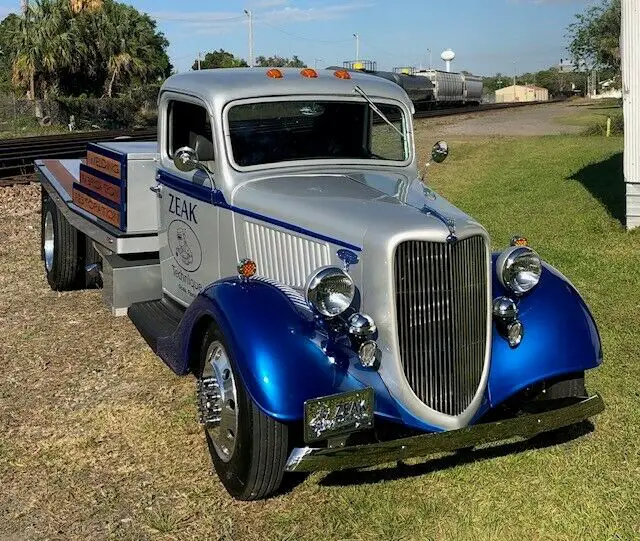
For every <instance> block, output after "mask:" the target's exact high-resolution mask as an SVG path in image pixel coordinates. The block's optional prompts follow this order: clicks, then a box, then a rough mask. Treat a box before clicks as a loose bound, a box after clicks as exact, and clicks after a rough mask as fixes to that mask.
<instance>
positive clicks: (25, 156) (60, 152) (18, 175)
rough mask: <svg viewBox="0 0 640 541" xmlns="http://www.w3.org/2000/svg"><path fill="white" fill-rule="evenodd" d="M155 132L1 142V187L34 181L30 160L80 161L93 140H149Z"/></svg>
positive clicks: (104, 132) (27, 138)
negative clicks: (73, 159)
mask: <svg viewBox="0 0 640 541" xmlns="http://www.w3.org/2000/svg"><path fill="white" fill-rule="evenodd" d="M155 138H156V129H155V128H153V129H145V130H124V131H123V130H110V131H94V132H84V133H68V134H66V133H65V134H60V135H46V136H37V137H22V138H20V139H4V140H0V186H8V185H13V184H25V183H28V182H30V180H31V179H32V178H33V175H32V173H33V161H34V160H37V159H41V158H57V159H63V158H81V157H83V156H84V155H85V154H86V152H87V144H88V143H91V142H96V141H118V140H128V141H149V140H153V139H155Z"/></svg>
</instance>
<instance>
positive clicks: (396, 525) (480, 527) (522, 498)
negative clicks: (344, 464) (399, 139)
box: [267, 137, 640, 541]
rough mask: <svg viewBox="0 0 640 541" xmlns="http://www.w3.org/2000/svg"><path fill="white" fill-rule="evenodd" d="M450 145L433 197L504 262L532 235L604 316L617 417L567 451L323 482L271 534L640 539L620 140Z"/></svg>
mask: <svg viewBox="0 0 640 541" xmlns="http://www.w3.org/2000/svg"><path fill="white" fill-rule="evenodd" d="M450 143H451V145H452V153H451V157H450V161H449V162H446V163H445V164H443V165H442V166H433V167H431V168H430V171H431V174H432V178H431V182H432V184H433V186H434V187H435V188H436V189H437V190H439V191H440V193H442V194H443V195H445V196H446V197H448V198H449V199H450V200H451V201H452V202H454V203H455V204H457V205H458V206H460V207H462V208H463V209H465V210H466V211H467V212H468V213H470V214H471V215H473V216H474V217H475V218H477V219H478V220H480V222H481V223H483V224H484V225H485V226H486V227H487V228H488V230H489V232H490V234H491V236H492V239H493V242H494V245H495V248H500V247H504V246H505V245H507V243H508V241H509V238H510V237H511V235H512V234H513V233H522V234H524V235H526V236H527V237H528V238H529V240H530V242H531V244H532V246H533V247H535V248H536V249H537V250H538V251H539V252H540V254H541V255H542V256H543V257H544V258H545V259H546V260H547V261H549V262H550V263H552V264H553V265H556V266H557V267H558V268H559V269H561V271H562V272H563V273H564V274H565V275H567V276H568V277H569V278H570V279H571V280H572V281H573V282H574V283H575V284H576V286H577V287H578V288H579V289H580V290H581V292H582V293H583V294H584V296H585V298H586V300H587V302H588V303H589V304H590V306H591V307H592V309H593V311H594V313H595V317H596V319H597V321H598V323H599V326H600V330H601V333H602V339H603V343H604V353H605V364H604V366H603V367H602V368H601V369H599V370H597V371H594V372H593V373H591V374H589V376H588V380H587V382H588V386H589V388H590V389H591V390H593V391H598V392H600V393H602V395H603V396H604V398H605V401H606V403H607V410H606V412H605V413H604V414H602V415H601V416H600V417H599V418H598V419H597V420H596V422H595V424H596V428H595V431H594V432H593V433H591V434H588V435H586V436H583V437H581V438H578V439H576V440H574V441H571V442H569V443H563V444H560V445H556V446H550V447H546V448H540V449H534V448H531V447H527V446H515V447H507V448H506V450H503V451H501V450H499V449H498V450H495V449H492V450H488V451H476V452H475V453H474V454H472V456H474V457H475V459H471V460H469V459H467V458H462V457H460V458H453V459H451V458H446V457H445V458H436V459H432V460H428V461H426V462H425V461H417V463H412V464H411V465H409V466H408V467H404V468H402V469H399V470H398V469H395V468H393V467H390V468H389V469H386V470H385V469H384V468H383V469H381V470H375V471H373V472H369V473H353V474H348V475H347V474H338V473H337V474H331V475H324V474H315V475H313V476H312V477H311V478H310V479H309V480H308V481H307V482H305V483H304V485H303V486H302V487H299V488H297V489H296V490H295V491H294V493H293V495H292V496H289V497H287V499H288V500H289V501H290V503H289V502H287V505H286V507H284V508H282V509H280V510H279V512H278V514H277V515H276V516H268V517H267V520H268V521H269V522H270V523H273V526H274V531H277V532H290V531H295V532H296V538H304V539H317V538H319V537H320V536H322V538H324V539H416V540H418V539H421V540H426V539H443V540H455V539H460V540H474V539H475V540H488V539H495V540H500V541H503V540H511V539H513V540H521V539H523V540H524V539H526V540H529V539H549V540H561V539H567V540H569V539H571V540H573V539H576V540H578V539H594V540H595V539H597V540H605V539H629V540H631V539H638V538H640V521H639V520H638V516H639V515H640V451H639V450H638V442H639V441H640V400H639V395H640V391H639V390H640V383H638V382H639V381H640V363H638V361H637V353H638V351H640V334H638V332H637V330H636V322H637V319H638V316H637V314H638V309H639V308H640V270H639V269H640V235H638V234H633V233H627V232H626V231H625V230H624V228H623V226H622V225H621V223H620V221H619V220H618V218H619V217H620V213H621V209H622V207H621V205H620V202H619V197H620V196H622V194H623V190H624V188H623V186H622V178H621V171H620V167H621V164H620V151H621V150H622V140H621V139H619V138H614V139H609V140H604V141H603V140H595V139H592V138H584V137H544V138H523V139H517V140H509V139H492V140H486V139H474V140H471V141H470V140H467V141H450ZM560 309H561V308H560ZM514 451H515V452H514ZM276 538H277V537H276Z"/></svg>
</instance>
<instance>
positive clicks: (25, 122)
mask: <svg viewBox="0 0 640 541" xmlns="http://www.w3.org/2000/svg"><path fill="white" fill-rule="evenodd" d="M68 131H69V130H68V129H67V128H66V127H65V126H61V125H51V126H41V125H40V124H39V123H38V121H37V120H36V119H35V118H34V117H31V116H23V117H19V118H16V119H14V120H9V121H6V122H1V123H0V139H13V138H16V137H33V136H37V135H56V134H59V133H68Z"/></svg>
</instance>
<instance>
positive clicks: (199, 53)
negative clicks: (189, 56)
mask: <svg viewBox="0 0 640 541" xmlns="http://www.w3.org/2000/svg"><path fill="white" fill-rule="evenodd" d="M201 54H202V53H201V52H200V51H198V71H200V70H201V69H202V67H201V65H200V56H201Z"/></svg>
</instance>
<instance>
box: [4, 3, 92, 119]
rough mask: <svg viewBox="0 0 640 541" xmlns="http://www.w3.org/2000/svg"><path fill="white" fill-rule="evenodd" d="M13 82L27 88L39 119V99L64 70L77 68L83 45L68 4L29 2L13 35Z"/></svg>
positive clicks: (44, 95) (84, 47)
mask: <svg viewBox="0 0 640 541" xmlns="http://www.w3.org/2000/svg"><path fill="white" fill-rule="evenodd" d="M16 40H17V54H16V58H15V61H14V64H13V74H12V75H13V77H12V79H13V82H14V84H16V85H17V86H27V85H28V86H29V87H30V94H31V99H34V100H36V116H38V117H41V116H42V114H41V104H40V101H39V98H42V97H46V96H47V94H48V93H49V92H50V91H52V90H55V89H56V88H57V86H58V83H59V80H60V74H61V73H62V72H64V71H73V70H76V69H79V68H80V67H81V66H82V64H83V55H84V53H85V52H86V46H85V45H84V43H83V42H82V41H81V40H79V39H78V26H77V24H76V21H75V19H74V18H73V14H72V12H71V11H70V5H69V3H68V2H65V1H60V0H35V1H34V2H32V3H30V5H29V6H28V8H27V11H26V13H25V17H24V18H23V19H22V21H21V25H20V30H19V33H18V35H17V36H16Z"/></svg>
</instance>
